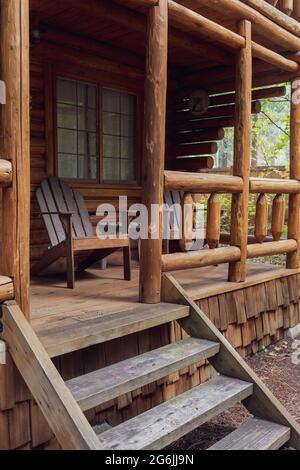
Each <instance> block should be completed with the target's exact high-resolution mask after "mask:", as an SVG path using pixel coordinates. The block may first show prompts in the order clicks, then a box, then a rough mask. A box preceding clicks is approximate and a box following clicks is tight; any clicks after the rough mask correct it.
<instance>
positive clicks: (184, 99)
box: [167, 86, 286, 172]
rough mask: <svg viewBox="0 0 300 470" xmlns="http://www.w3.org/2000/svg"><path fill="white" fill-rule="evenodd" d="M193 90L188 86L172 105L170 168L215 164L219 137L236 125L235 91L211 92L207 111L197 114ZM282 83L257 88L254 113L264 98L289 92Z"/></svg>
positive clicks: (169, 149)
mask: <svg viewBox="0 0 300 470" xmlns="http://www.w3.org/2000/svg"><path fill="white" fill-rule="evenodd" d="M191 93H192V91H189V90H184V92H180V94H178V95H177V97H176V99H175V102H174V105H173V106H172V107H169V121H171V122H172V129H171V132H170V135H171V142H170V143H169V148H168V149H167V153H168V154H169V155H167V162H168V166H169V168H170V169H175V170H177V171H191V172H195V171H196V172H197V171H200V170H203V169H211V168H213V166H214V158H213V156H212V155H214V154H216V153H217V151H218V144H217V142H218V141H221V140H223V139H224V137H225V128H227V127H234V116H235V93H227V94H219V95H211V96H210V97H209V107H208V110H207V112H206V113H204V114H203V115H201V116H195V115H193V113H192V112H191V111H190V109H189V106H190V105H189V96H190V95H191ZM285 94H286V89H285V87H282V86H277V87H272V88H264V89H260V90H253V93H252V109H251V112H252V114H258V113H260V111H261V104H260V101H259V100H261V99H268V98H275V97H281V96H285Z"/></svg>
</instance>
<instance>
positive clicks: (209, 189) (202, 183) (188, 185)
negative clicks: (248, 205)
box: [164, 171, 243, 194]
mask: <svg viewBox="0 0 300 470" xmlns="http://www.w3.org/2000/svg"><path fill="white" fill-rule="evenodd" d="M164 175H165V190H166V191H186V192H189V193H203V194H211V193H228V194H231V193H240V192H241V191H242V190H243V179H242V178H239V177H237V176H231V175H214V174H212V173H184V172H179V171H165V172H164Z"/></svg>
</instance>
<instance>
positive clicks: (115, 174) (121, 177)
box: [102, 89, 135, 181]
mask: <svg viewBox="0 0 300 470" xmlns="http://www.w3.org/2000/svg"><path fill="white" fill-rule="evenodd" d="M134 112H135V97H134V96H133V95H130V94H128V93H123V92H119V91H114V90H109V89H104V90H103V113H102V118H103V134H104V135H103V149H104V180H105V179H106V180H114V181H134V180H135V135H134V123H135V113H134ZM109 160H111V161H109Z"/></svg>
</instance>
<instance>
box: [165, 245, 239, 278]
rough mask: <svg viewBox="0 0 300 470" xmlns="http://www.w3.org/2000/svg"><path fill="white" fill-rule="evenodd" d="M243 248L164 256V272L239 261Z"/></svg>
mask: <svg viewBox="0 0 300 470" xmlns="http://www.w3.org/2000/svg"><path fill="white" fill-rule="evenodd" d="M240 258H241V250H240V249H239V248H237V247H235V246H226V247H222V248H215V249H213V250H209V249H204V250H201V251H189V252H188V253H172V254H168V255H163V256H162V270H163V272H171V271H179V270H181V269H192V268H200V267H204V266H215V265H217V264H223V263H228V262H230V261H239V260H240Z"/></svg>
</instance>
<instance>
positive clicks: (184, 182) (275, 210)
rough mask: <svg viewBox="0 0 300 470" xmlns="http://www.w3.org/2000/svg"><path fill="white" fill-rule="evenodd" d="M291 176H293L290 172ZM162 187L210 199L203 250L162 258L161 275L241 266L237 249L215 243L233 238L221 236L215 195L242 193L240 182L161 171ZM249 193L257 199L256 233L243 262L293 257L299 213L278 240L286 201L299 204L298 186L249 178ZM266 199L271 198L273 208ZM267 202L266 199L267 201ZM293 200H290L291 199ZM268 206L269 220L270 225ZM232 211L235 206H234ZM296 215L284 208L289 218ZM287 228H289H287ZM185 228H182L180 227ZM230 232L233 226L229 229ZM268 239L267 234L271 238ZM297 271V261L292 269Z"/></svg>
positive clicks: (295, 253)
mask: <svg viewBox="0 0 300 470" xmlns="http://www.w3.org/2000/svg"><path fill="white" fill-rule="evenodd" d="M291 173H292V172H291ZM165 188H166V189H167V190H169V191H188V192H189V193H197V194H210V197H209V199H208V203H207V225H206V243H207V245H208V247H209V248H208V249H203V250H201V251H197V252H188V253H174V254H166V255H163V256H162V271H163V272H166V271H176V270H182V269H191V268H196V267H203V266H214V265H217V264H222V263H240V262H241V259H242V251H241V249H240V247H238V246H228V247H221V248H219V244H220V243H222V244H230V243H231V244H232V240H233V237H232V234H223V233H221V204H220V201H219V198H218V194H232V195H233V196H235V195H239V194H241V193H242V192H246V193H247V191H245V187H244V185H243V180H242V178H239V177H234V176H228V175H218V174H211V173H183V172H175V171H165ZM249 192H251V193H255V194H258V198H257V202H256V214H255V234H254V236H253V235H248V237H247V241H246V243H245V249H246V259H252V258H257V257H265V256H272V255H282V254H286V255H287V267H289V268H290V267H291V265H290V262H289V259H291V257H293V256H295V255H297V252H298V231H299V228H298V227H299V216H300V211H299V208H298V209H297V211H298V212H297V214H295V216H297V219H296V220H298V222H297V223H296V227H294V226H293V225H294V216H293V218H291V217H289V224H288V232H289V236H288V239H282V238H281V237H282V234H283V231H284V227H285V214H286V197H287V196H289V197H290V200H291V198H296V200H297V199H298V197H299V195H300V181H298V180H294V179H290V180H280V179H263V178H250V179H249ZM267 194H268V195H273V200H272V204H270V203H269V202H268V198H267ZM269 197H270V196H269ZM292 201H293V199H292ZM269 205H270V206H272V209H271V212H272V214H271V221H270V222H269V210H270V208H269ZM233 210H235V209H234V201H233ZM291 211H292V212H293V213H294V211H295V209H294V204H293V202H292V208H290V207H289V213H290V212H291ZM290 224H292V228H290ZM185 225H186V224H185ZM184 228H185V226H184V227H183V229H184ZM232 230H235V227H233V226H232ZM270 234H271V235H270ZM298 267H299V262H298V264H296V265H295V266H294V268H298Z"/></svg>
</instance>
